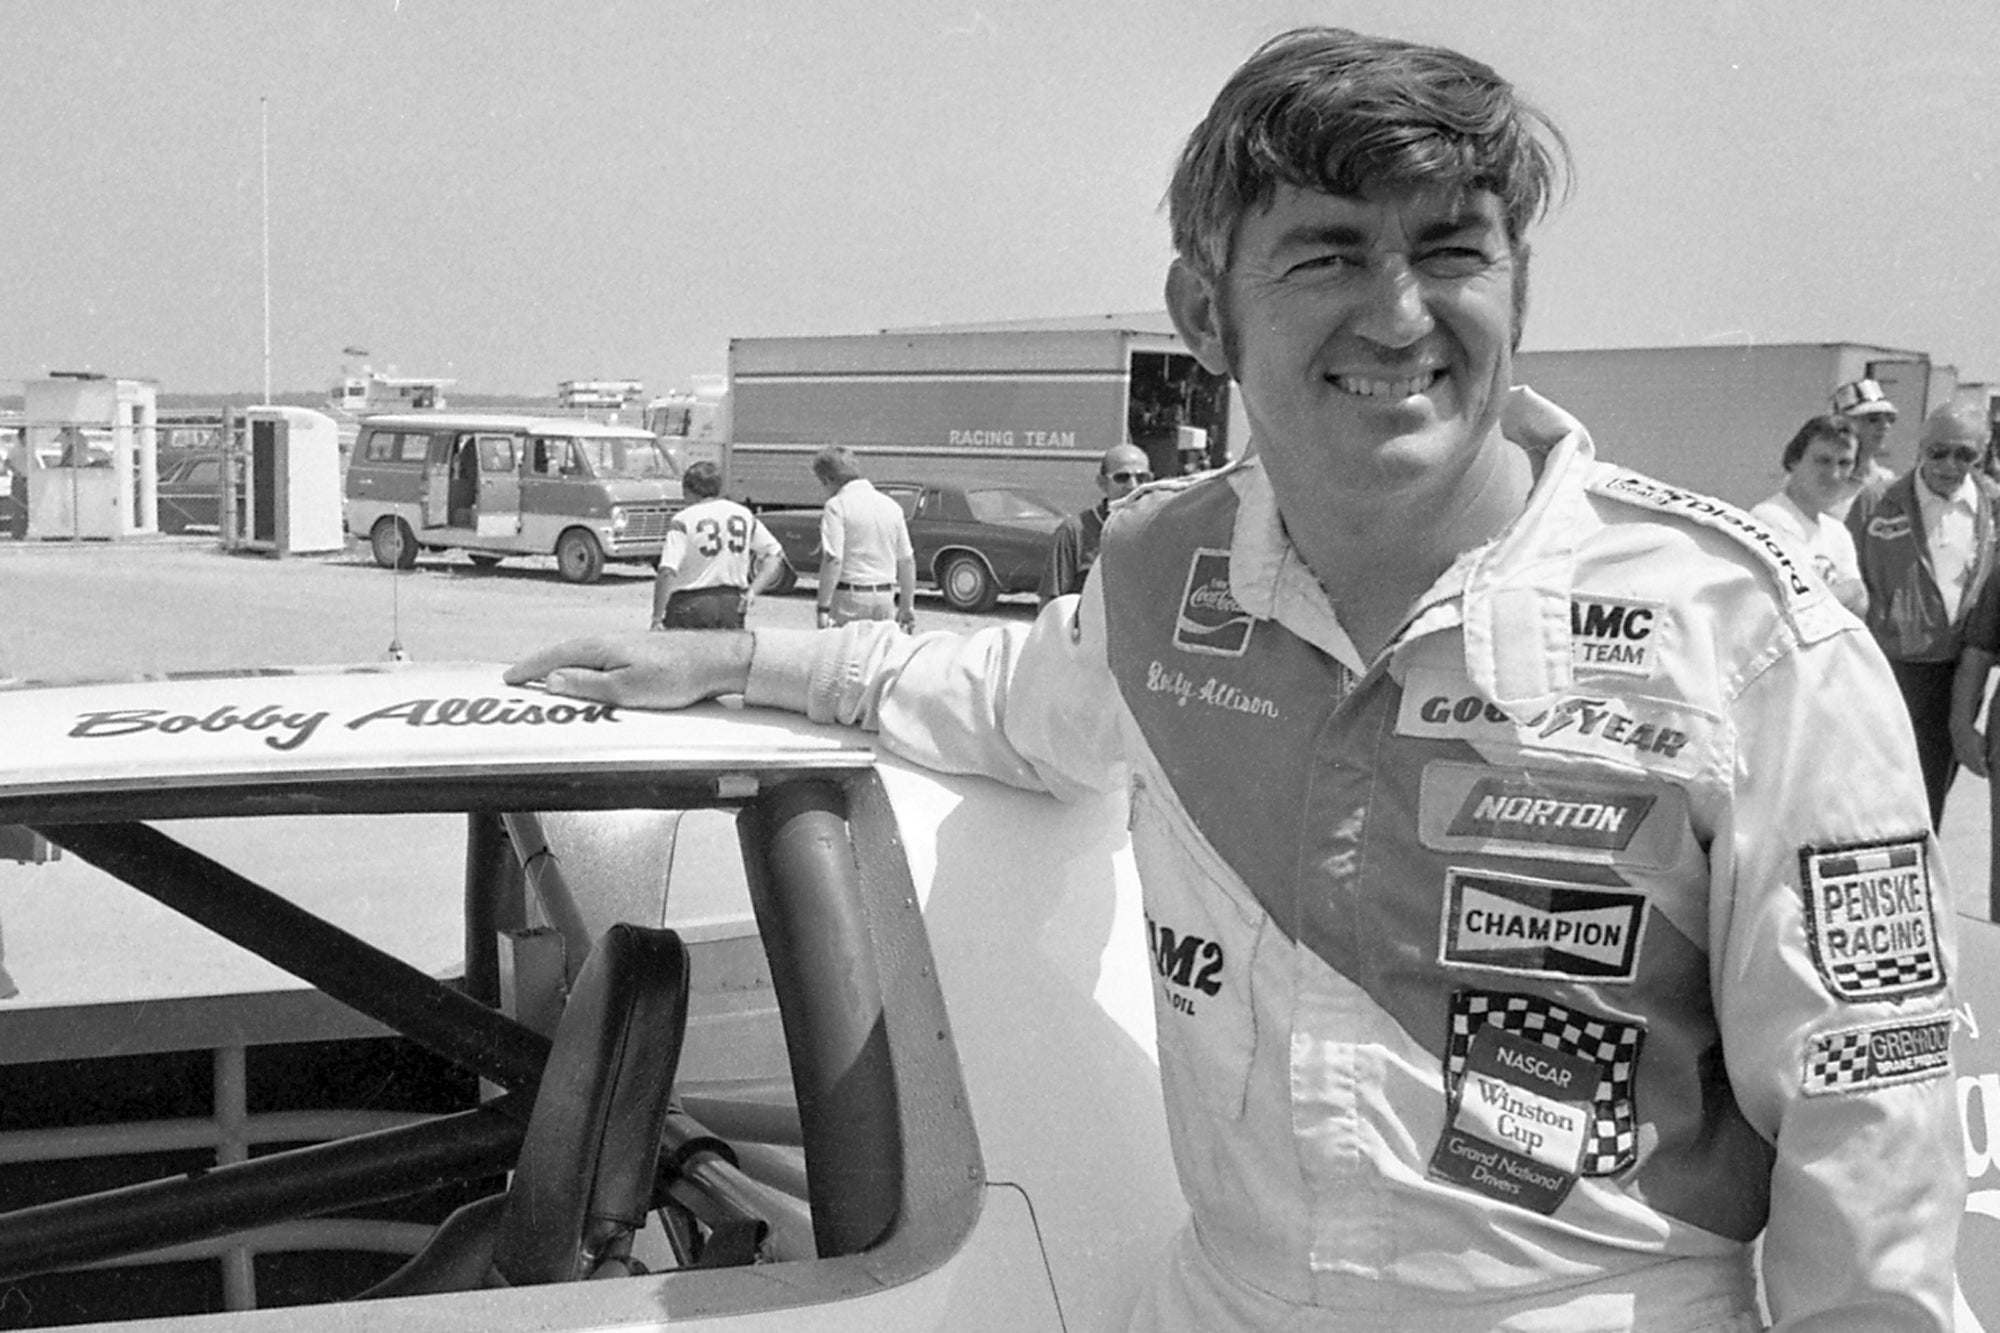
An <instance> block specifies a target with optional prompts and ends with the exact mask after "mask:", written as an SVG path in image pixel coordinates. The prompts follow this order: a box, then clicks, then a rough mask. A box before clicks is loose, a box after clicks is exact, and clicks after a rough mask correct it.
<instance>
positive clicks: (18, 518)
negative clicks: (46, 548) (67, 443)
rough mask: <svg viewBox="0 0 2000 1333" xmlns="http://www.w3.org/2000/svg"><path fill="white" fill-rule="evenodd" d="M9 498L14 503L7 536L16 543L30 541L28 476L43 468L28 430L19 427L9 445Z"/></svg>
mask: <svg viewBox="0 0 2000 1333" xmlns="http://www.w3.org/2000/svg"><path fill="white" fill-rule="evenodd" d="M4 461H5V462H6V464H7V498H8V500H10V501H11V502H12V505H11V508H10V510H9V512H8V514H7V535H8V536H9V537H12V538H13V539H14V540H15V541H17V542H19V541H26V540H27V539H28V474H29V473H30V472H33V471H34V470H35V469H36V468H38V467H40V466H41V461H40V460H39V459H37V458H36V457H35V451H34V449H32V448H31V447H29V444H28V428H27V427H26V426H18V427H16V428H15V429H14V431H13V439H12V440H10V441H9V442H8V444H7V449H6V454H5V460H4Z"/></svg>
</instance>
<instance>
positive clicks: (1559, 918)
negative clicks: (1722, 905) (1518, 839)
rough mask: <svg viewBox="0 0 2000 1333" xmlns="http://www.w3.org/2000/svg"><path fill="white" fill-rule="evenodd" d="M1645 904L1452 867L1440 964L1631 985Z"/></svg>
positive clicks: (1616, 892)
mask: <svg viewBox="0 0 2000 1333" xmlns="http://www.w3.org/2000/svg"><path fill="white" fill-rule="evenodd" d="M1645 922H1646V897H1645V895H1644V894H1641V893H1633V892H1631V891H1629V890H1624V889H1618V888H1612V887H1600V886H1597V885H1584V884H1572V883H1567V882H1563V881H1559V880H1546V879H1534V878H1530V877H1528V876H1526V875H1503V874H1499V873H1496V872H1493V871H1485V870H1467V869H1462V868H1459V867H1456V866H1455V867H1453V868H1452V869H1450V870H1449V871H1447V872H1446V875H1445V895H1444V918H1443V921H1442V922H1441V923H1440V928H1439V936H1440V938H1439V944H1438V961H1439V962H1441V963H1444V964H1446V965H1447V966H1458V967H1478V968H1484V969H1486V970H1488V971H1492V972H1511V973H1513V974H1514V975H1516V976H1523V977H1540V978H1543V979H1547V980H1561V981H1596V982H1613V983H1616V982H1629V981H1631V980H1632V978H1633V977H1634V976H1635V975H1636V974H1637V973H1638V969H1639V936H1640V933H1641V932H1642V930H1643V929H1644V927H1645Z"/></svg>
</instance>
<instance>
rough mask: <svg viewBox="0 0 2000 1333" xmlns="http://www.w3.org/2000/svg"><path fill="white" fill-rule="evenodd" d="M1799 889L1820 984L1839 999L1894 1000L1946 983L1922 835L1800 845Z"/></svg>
mask: <svg viewBox="0 0 2000 1333" xmlns="http://www.w3.org/2000/svg"><path fill="white" fill-rule="evenodd" d="M1799 867H1800V874H1799V880H1800V886H1801V888H1802V889H1803V891H1804V893H1805V907H1806V925H1807V935H1808V938H1809V940H1810V942H1811V945H1812V955H1813V965H1814V966H1815V967H1817V968H1818V969H1819V975H1820V980H1821V981H1822V982H1824V983H1825V985H1826V988H1827V989H1828V990H1829V991H1831V992H1832V993H1833V994H1834V995H1836V996H1838V997H1839V998H1840V999H1843V1000H1893V999H1897V998H1900V997H1902V996H1905V995H1923V994H1927V993H1929V992H1931V991H1935V990H1940V989H1942V988H1943V987H1944V984H1945V968H1944V951H1943V949H1942V948H1940V947H1939V944H1938V938H1937V904H1936V901H1935V899H1934V897H1933V895H1932V893H1931V875H1930V859H1929V855H1928V852H1927V845H1926V843H1925V840H1924V839H1922V838H1910V839H1907V840H1904V841H1900V842H1885V843H1875V844H1871V845H1868V846H1859V847H1823V848H1813V847H1807V848H1803V849H1801V850H1800V852H1799Z"/></svg>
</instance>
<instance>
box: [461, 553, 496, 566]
mask: <svg viewBox="0 0 2000 1333" xmlns="http://www.w3.org/2000/svg"><path fill="white" fill-rule="evenodd" d="M465 558H466V559H468V560H470V561H471V562H472V563H473V564H474V565H476V566H478V567H479V568H480V569H492V568H493V567H495V566H496V565H498V564H499V563H500V559H501V557H499V556H497V555H491V554H488V553H487V552H485V551H467V552H466V553H465Z"/></svg>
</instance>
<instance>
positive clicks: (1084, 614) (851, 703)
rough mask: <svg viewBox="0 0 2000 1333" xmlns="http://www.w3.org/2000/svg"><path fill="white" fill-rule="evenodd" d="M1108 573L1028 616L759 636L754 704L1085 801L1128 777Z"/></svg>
mask: <svg viewBox="0 0 2000 1333" xmlns="http://www.w3.org/2000/svg"><path fill="white" fill-rule="evenodd" d="M1098 587H1099V583H1098V580H1097V579H1095V578H1092V579H1090V580H1089V581H1088V583H1087V584H1086V585H1085V590H1084V595H1083V596H1082V597H1081V598H1064V599H1061V600H1059V601H1057V602H1053V603H1051V604H1050V605H1048V606H1046V607H1043V608H1042V612H1041V614H1040V615H1039V616H1037V617H1036V619H1035V620H1034V621H1033V622H1032V623H1031V624H1022V623H1020V622H1018V621H1008V622H1004V623H1001V624H996V625H993V626H990V627H988V628H986V629H981V630H979V631H977V632H976V633H972V634H965V635H961V634H951V633H941V632H934V633H929V634H917V635H908V634H903V633H900V632H898V631H897V629H896V627H895V626H894V625H893V624H890V623H888V622H886V621H857V622H855V623H853V624H849V625H846V626H843V627H842V628H840V629H831V630H822V631H820V632H819V633H817V634H814V635H798V634H784V633H772V632H765V633H760V634H759V635H758V637H757V647H756V652H755V654H754V656H753V658H752V662H751V678H750V683H749V687H748V688H747V689H746V690H745V696H744V697H745V699H746V700H747V701H748V702H750V703H753V704H760V705H773V706H778V707H786V708H792V709H794V710H796V711H799V712H803V713H805V714H807V715H808V716H809V717H811V718H813V719H814V720H815V721H819V722H840V723H845V724H848V725H856V726H860V727H863V728H865V729H867V730H871V731H875V732H878V733H880V735H881V738H882V740H883V743H884V744H886V745H887V746H888V748H889V749H890V750H892V751H894V752H895V753H896V754H898V755H901V756H902V757H904V758H906V759H909V760H911V761H913V762H915V763H918V764H922V765H923V766H925V767H926V768H932V769H937V770H939V771H941V772H946V773H976V774H980V775H982V776H985V777H989V778H993V779H995V780H997V781H1000V782H1005V783H1007V784H1009V785H1010V786H1015V787H1022V788H1026V789H1028V790H1030V791H1043V792H1049V793H1052V794H1054V795H1056V796H1059V797H1075V796H1080V795H1083V794H1085V793H1087V792H1093V791H1114V790H1117V789H1118V788H1119V787H1121V786H1123V785H1124V783H1125V775H1126V770H1125V766H1124V758H1123V752H1122V749H1121V744H1122V740H1121V731H1120V717H1121V707H1120V704H1119V701H1118V694H1117V687H1116V685H1115V683H1114V682H1113V679H1112V676H1111V671H1110V668H1109V667H1108V666H1107V665H1106V659H1105V651H1104V607H1103V602H1102V600H1101V594H1100V593H1099V592H1098V591H1097V589H1098Z"/></svg>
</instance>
